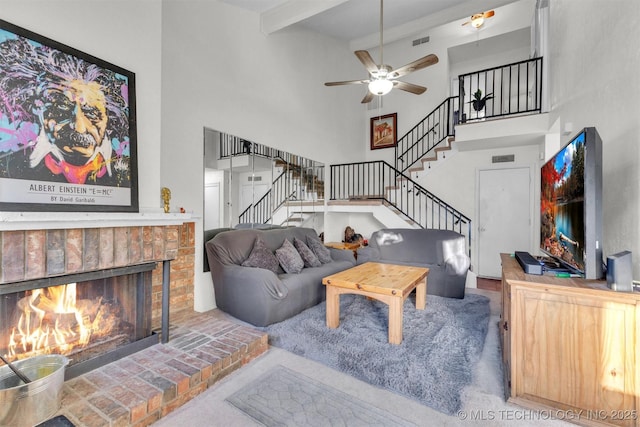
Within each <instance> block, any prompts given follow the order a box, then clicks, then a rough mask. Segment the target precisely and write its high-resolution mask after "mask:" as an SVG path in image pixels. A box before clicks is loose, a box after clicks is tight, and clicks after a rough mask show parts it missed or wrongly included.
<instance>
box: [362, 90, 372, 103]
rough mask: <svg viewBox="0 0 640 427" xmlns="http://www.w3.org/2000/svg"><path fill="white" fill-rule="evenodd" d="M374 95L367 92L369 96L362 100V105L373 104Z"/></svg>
mask: <svg viewBox="0 0 640 427" xmlns="http://www.w3.org/2000/svg"><path fill="white" fill-rule="evenodd" d="M373 96H374V95H373V94H372V93H371V92H369V91H367V94H366V95H365V96H364V98H362V101H360V103H361V104H368V103H369V102H371V101H372V100H373Z"/></svg>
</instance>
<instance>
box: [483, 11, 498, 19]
mask: <svg viewBox="0 0 640 427" xmlns="http://www.w3.org/2000/svg"><path fill="white" fill-rule="evenodd" d="M495 14H496V12H495V11H493V10H489V11H487V12H485V13H483V14H482V17H483V18H491V17H492V16H493V15H495Z"/></svg>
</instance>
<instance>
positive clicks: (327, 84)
mask: <svg viewBox="0 0 640 427" xmlns="http://www.w3.org/2000/svg"><path fill="white" fill-rule="evenodd" d="M365 83H369V80H346V81H344V82H327V83H325V84H324V85H325V86H342V85H363V84H365Z"/></svg>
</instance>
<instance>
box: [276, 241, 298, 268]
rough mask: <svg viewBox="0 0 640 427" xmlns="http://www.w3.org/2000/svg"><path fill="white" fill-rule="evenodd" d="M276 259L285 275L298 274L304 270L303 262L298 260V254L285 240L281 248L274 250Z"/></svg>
mask: <svg viewBox="0 0 640 427" xmlns="http://www.w3.org/2000/svg"><path fill="white" fill-rule="evenodd" d="M276 258H278V261H280V265H281V266H282V269H283V270H284V271H285V272H287V273H294V274H298V273H300V272H301V271H302V269H303V268H304V261H302V258H300V254H298V251H297V250H296V248H295V247H294V246H293V245H292V244H291V242H290V241H288V240H287V239H285V240H284V242H283V243H282V246H280V247H279V248H278V249H276Z"/></svg>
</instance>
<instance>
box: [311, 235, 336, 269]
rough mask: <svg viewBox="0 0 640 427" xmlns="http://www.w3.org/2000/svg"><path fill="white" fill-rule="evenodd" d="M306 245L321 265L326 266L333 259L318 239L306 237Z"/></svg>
mask: <svg viewBox="0 0 640 427" xmlns="http://www.w3.org/2000/svg"><path fill="white" fill-rule="evenodd" d="M307 245H309V248H310V249H311V250H312V251H313V253H314V254H316V256H317V257H318V259H319V260H320V262H321V263H323V264H327V263H329V262H331V261H333V259H332V258H331V251H330V250H329V248H327V247H326V246H325V245H323V244H322V242H321V241H320V239H315V238H313V237H310V236H307Z"/></svg>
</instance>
